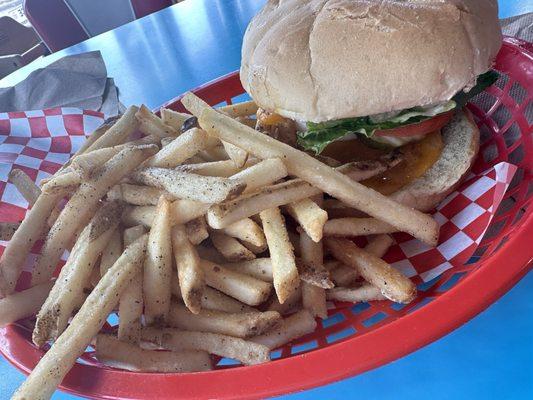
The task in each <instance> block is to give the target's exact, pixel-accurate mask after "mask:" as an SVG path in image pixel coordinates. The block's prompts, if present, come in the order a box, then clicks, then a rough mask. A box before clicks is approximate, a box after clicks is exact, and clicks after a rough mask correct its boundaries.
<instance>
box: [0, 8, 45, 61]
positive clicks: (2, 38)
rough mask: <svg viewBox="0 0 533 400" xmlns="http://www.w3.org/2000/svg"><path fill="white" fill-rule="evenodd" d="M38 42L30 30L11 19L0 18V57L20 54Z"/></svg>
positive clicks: (35, 35)
mask: <svg viewBox="0 0 533 400" xmlns="http://www.w3.org/2000/svg"><path fill="white" fill-rule="evenodd" d="M40 41H41V40H40V39H39V36H37V34H36V33H35V31H34V30H33V29H32V28H28V27H26V26H24V25H22V24H20V23H18V22H17V21H15V20H14V19H13V18H11V17H0V56H8V55H12V54H13V55H14V54H22V53H24V52H26V51H27V50H29V49H31V48H32V47H33V46H35V45H36V44H38V43H39V42H40Z"/></svg>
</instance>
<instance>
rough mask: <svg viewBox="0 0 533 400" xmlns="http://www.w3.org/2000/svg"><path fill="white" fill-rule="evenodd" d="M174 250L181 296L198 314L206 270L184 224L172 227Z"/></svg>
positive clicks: (192, 310) (189, 307) (188, 306)
mask: <svg viewBox="0 0 533 400" xmlns="http://www.w3.org/2000/svg"><path fill="white" fill-rule="evenodd" d="M172 251H173V253H174V260H175V262H176V267H177V272H178V275H177V276H178V279H179V287H180V293H181V297H182V299H183V302H184V303H185V305H186V306H187V308H188V309H189V310H190V311H191V312H192V313H194V314H198V313H199V312H200V310H201V308H202V305H201V304H202V294H203V292H204V289H205V280H204V272H203V269H202V268H201V266H200V258H199V257H198V253H197V252H196V249H195V248H194V246H193V245H192V244H191V242H190V241H189V239H188V237H187V232H186V230H185V227H184V226H183V225H176V226H175V227H174V228H173V229H172Z"/></svg>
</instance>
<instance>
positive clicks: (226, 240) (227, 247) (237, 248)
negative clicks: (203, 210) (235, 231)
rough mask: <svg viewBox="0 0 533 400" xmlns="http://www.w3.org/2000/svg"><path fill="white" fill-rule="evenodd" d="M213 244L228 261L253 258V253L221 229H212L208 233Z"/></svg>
mask: <svg viewBox="0 0 533 400" xmlns="http://www.w3.org/2000/svg"><path fill="white" fill-rule="evenodd" d="M210 237H211V241H212V242H213V246H215V248H216V249H217V250H218V251H219V253H220V254H222V256H224V258H225V259H226V260H228V261H243V260H253V259H254V258H255V254H254V253H252V252H251V251H250V250H248V249H247V248H246V247H244V246H243V245H242V244H241V243H240V242H239V241H238V240H237V239H235V238H233V237H231V236H228V235H226V234H225V233H223V232H221V231H216V230H212V231H211V233H210Z"/></svg>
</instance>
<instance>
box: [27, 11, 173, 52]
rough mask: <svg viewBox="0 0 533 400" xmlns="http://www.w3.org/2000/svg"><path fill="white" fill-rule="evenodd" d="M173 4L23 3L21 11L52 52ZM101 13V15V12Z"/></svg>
mask: <svg viewBox="0 0 533 400" xmlns="http://www.w3.org/2000/svg"><path fill="white" fill-rule="evenodd" d="M175 2H176V1H175V0H114V1H112V2H110V1H109V0H91V1H87V0H25V2H24V10H25V13H26V16H27V18H28V20H29V21H30V22H31V24H32V25H33V27H34V28H35V30H36V31H37V33H38V34H39V36H40V37H41V38H42V40H43V41H44V42H45V43H46V45H47V46H48V48H49V49H50V50H51V51H52V52H55V51H58V50H61V49H64V48H65V47H69V46H72V45H74V44H76V43H79V42H82V41H84V40H86V39H88V38H89V37H92V36H95V35H97V34H100V33H102V32H105V31H108V30H111V29H114V28H116V27H117V26H120V25H123V24H125V23H127V22H130V21H133V20H134V19H136V18H141V17H143V16H145V15H148V14H150V13H152V12H155V11H158V10H161V9H163V8H165V7H168V6H170V5H172V4H174V3H175ZM102 11H104V12H102Z"/></svg>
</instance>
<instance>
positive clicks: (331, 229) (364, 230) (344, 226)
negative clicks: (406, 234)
mask: <svg viewBox="0 0 533 400" xmlns="http://www.w3.org/2000/svg"><path fill="white" fill-rule="evenodd" d="M396 231H397V229H396V228H395V227H393V226H392V225H389V224H387V223H386V222H383V221H380V220H378V219H375V218H337V219H330V220H329V221H327V222H326V224H325V225H324V235H325V236H340V237H346V236H347V237H355V236H366V235H377V234H381V233H392V232H396Z"/></svg>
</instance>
